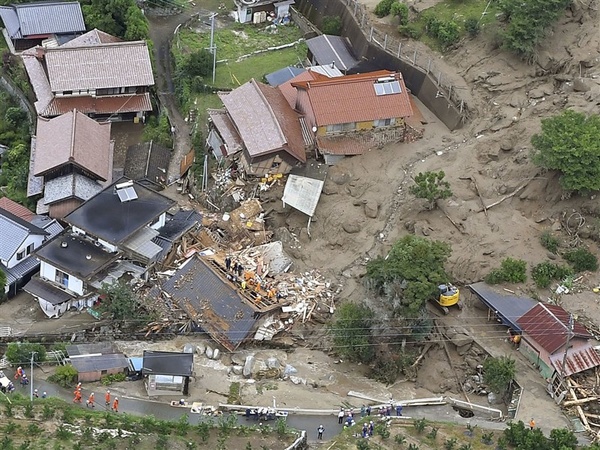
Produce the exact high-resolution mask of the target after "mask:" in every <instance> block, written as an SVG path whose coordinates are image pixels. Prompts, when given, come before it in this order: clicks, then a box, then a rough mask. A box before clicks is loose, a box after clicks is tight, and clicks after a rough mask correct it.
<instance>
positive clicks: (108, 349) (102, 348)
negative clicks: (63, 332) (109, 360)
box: [66, 342, 119, 357]
mask: <svg viewBox="0 0 600 450" xmlns="http://www.w3.org/2000/svg"><path fill="white" fill-rule="evenodd" d="M66 350H67V354H68V355H69V356H70V357H71V356H82V355H89V354H94V353H102V354H109V353H119V351H118V349H117V347H116V346H115V345H114V344H113V343H112V342H98V343H95V344H75V345H67V347H66Z"/></svg>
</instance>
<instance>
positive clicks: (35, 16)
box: [0, 2, 85, 39]
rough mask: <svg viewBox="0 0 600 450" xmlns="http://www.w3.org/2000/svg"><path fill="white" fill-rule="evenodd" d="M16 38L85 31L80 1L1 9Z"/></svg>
mask: <svg viewBox="0 0 600 450" xmlns="http://www.w3.org/2000/svg"><path fill="white" fill-rule="evenodd" d="M0 16H1V17H2V20H3V21H4V25H5V26H6V28H7V30H8V31H9V34H10V36H11V37H12V38H15V39H20V38H23V37H27V36H31V35H47V34H72V33H79V32H83V31H85V23H84V21H83V14H82V12H81V6H80V5H79V2H51V3H49V2H40V3H24V4H18V5H11V6H9V7H4V8H0Z"/></svg>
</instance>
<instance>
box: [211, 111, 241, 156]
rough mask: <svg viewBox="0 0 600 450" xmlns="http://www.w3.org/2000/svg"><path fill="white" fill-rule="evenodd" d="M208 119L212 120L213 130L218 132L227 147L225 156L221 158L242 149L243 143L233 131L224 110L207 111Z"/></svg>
mask: <svg viewBox="0 0 600 450" xmlns="http://www.w3.org/2000/svg"><path fill="white" fill-rule="evenodd" d="M207 112H208V117H209V118H210V120H212V123H213V124H214V126H215V128H216V129H217V130H218V131H219V134H220V135H221V137H222V138H223V141H225V145H226V146H227V148H226V149H221V151H222V152H223V150H225V152H226V154H224V155H223V156H229V155H233V154H234V153H237V152H239V151H240V150H242V149H243V148H244V143H243V142H242V140H241V139H240V135H239V134H238V132H237V131H236V129H235V125H234V124H233V122H232V121H231V119H230V118H229V116H228V115H227V111H225V110H224V109H208V110H207ZM225 152H224V153H225Z"/></svg>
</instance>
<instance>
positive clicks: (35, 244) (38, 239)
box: [6, 234, 44, 269]
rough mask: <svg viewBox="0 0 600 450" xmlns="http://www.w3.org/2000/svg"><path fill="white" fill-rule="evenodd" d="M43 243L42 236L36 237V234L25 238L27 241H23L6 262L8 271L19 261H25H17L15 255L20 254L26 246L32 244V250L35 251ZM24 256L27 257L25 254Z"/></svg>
mask: <svg viewBox="0 0 600 450" xmlns="http://www.w3.org/2000/svg"><path fill="white" fill-rule="evenodd" d="M43 242H44V236H41V235H37V234H30V235H29V236H27V239H25V240H24V241H23V243H22V244H21V245H20V246H19V249H18V250H17V251H16V252H15V254H14V255H12V257H11V258H10V259H9V260H8V264H6V267H8V268H9V269H10V268H11V267H14V266H16V265H17V264H19V263H20V262H21V261H23V259H25V258H23V259H20V260H19V259H17V253H19V252H22V251H23V250H25V249H27V246H28V245H29V244H33V249H34V250H35V249H36V248H38V247H39V246H40V245H42V243H43ZM25 256H27V254H25Z"/></svg>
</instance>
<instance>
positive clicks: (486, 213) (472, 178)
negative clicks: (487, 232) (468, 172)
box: [459, 176, 489, 220]
mask: <svg viewBox="0 0 600 450" xmlns="http://www.w3.org/2000/svg"><path fill="white" fill-rule="evenodd" d="M459 178H460V179H461V180H469V181H472V182H473V185H474V186H475V192H476V193H477V196H478V197H479V201H480V202H481V206H482V207H483V212H484V213H485V217H487V218H488V220H489V216H488V212H487V210H488V208H487V206H485V202H484V201H483V197H482V196H481V191H480V190H479V186H478V185H477V180H476V179H475V177H474V176H473V177H459Z"/></svg>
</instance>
